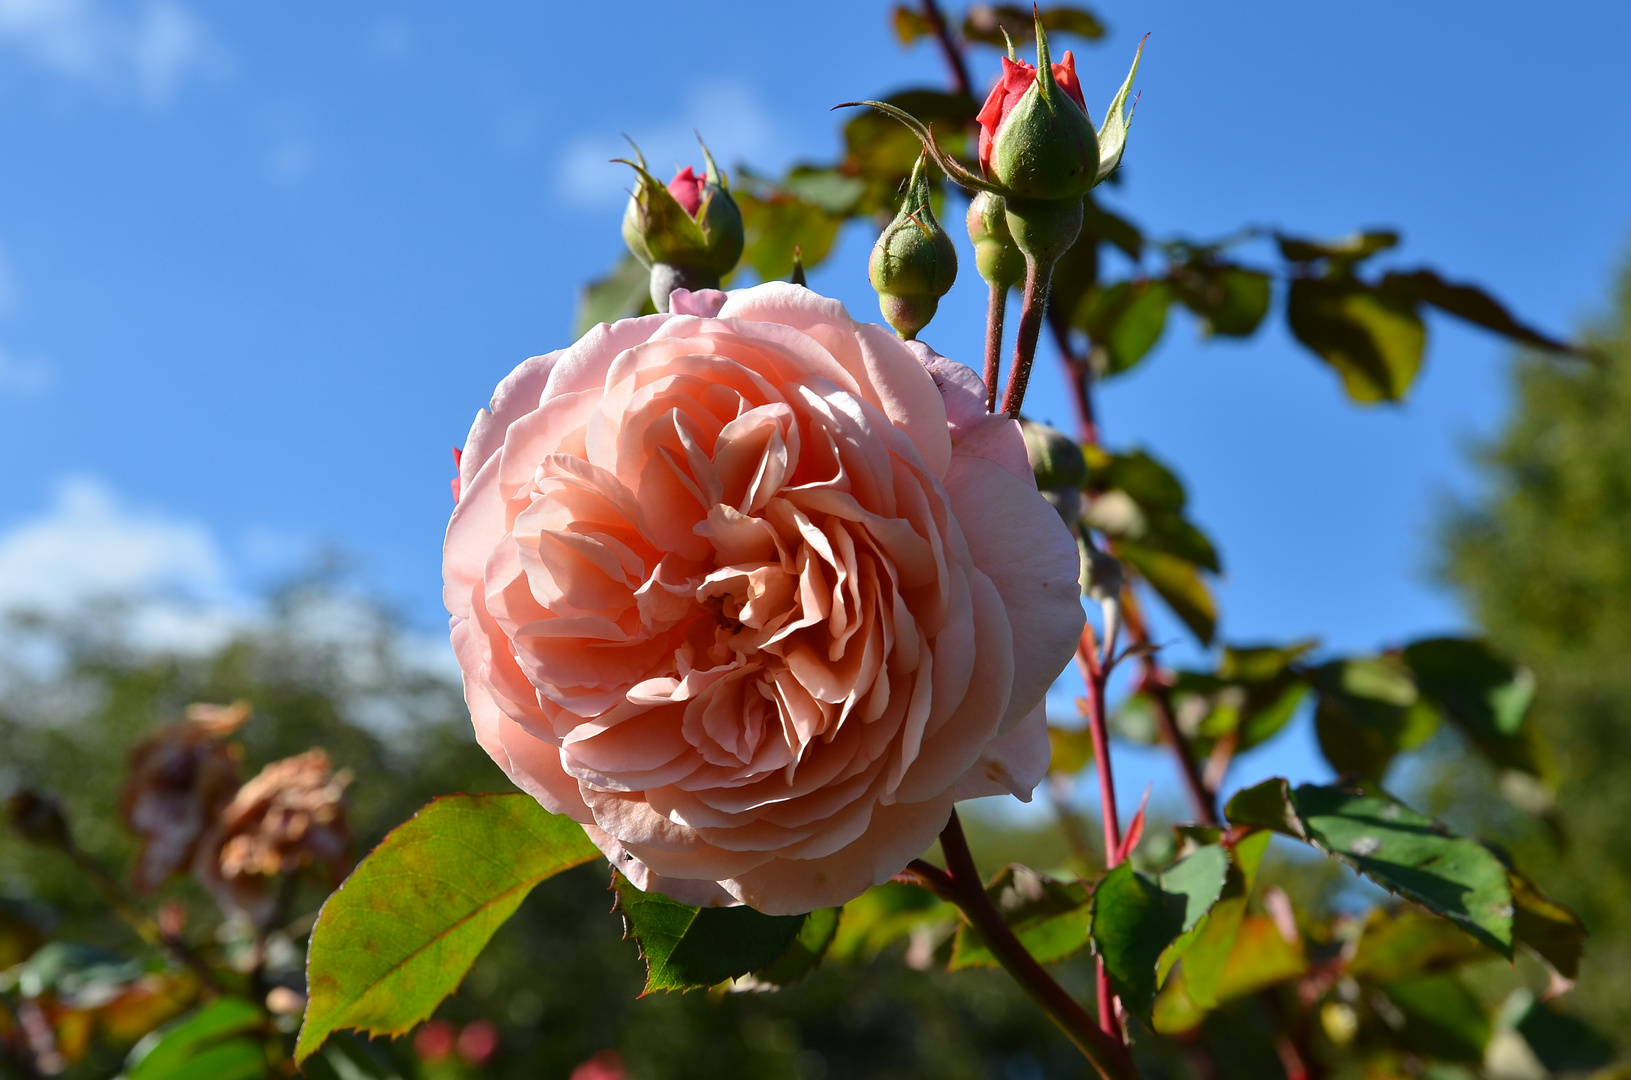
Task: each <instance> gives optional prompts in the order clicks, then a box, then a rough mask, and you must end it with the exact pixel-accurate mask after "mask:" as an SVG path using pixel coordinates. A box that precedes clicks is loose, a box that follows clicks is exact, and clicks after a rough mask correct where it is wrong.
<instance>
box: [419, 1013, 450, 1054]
mask: <svg viewBox="0 0 1631 1080" xmlns="http://www.w3.org/2000/svg"><path fill="white" fill-rule="evenodd" d="M453 1041H454V1034H453V1025H452V1024H450V1023H448V1022H447V1021H446V1020H432V1021H430V1022H429V1023H428V1024H426V1025H425V1026H424V1027H422V1028H420V1029H419V1033H418V1034H417V1035H415V1036H414V1037H413V1052H414V1053H415V1054H418V1055H419V1058H420V1060H421V1061H440V1060H441V1059H442V1058H445V1057H447V1056H448V1055H449V1054H451V1053H452V1052H453Z"/></svg>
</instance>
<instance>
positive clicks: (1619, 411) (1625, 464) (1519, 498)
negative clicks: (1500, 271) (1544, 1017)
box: [1438, 264, 1631, 1047]
mask: <svg viewBox="0 0 1631 1080" xmlns="http://www.w3.org/2000/svg"><path fill="white" fill-rule="evenodd" d="M1612 301H1613V307H1612V310H1611V312H1610V314H1609V315H1608V316H1607V317H1606V318H1604V319H1602V320H1601V321H1600V322H1599V323H1598V324H1597V325H1596V326H1594V327H1592V328H1591V329H1590V330H1589V331H1588V332H1587V334H1586V335H1585V338H1586V341H1587V342H1588V343H1589V344H1590V345H1591V346H1593V347H1594V349H1595V354H1596V355H1595V356H1594V357H1592V358H1591V359H1588V360H1559V359H1558V358H1557V357H1556V356H1548V355H1544V354H1538V353H1534V352H1528V351H1526V352H1524V353H1522V354H1520V355H1519V356H1518V357H1517V359H1516V361H1515V363H1514V366H1513V373H1512V377H1513V389H1514V403H1513V413H1512V416H1511V419H1510V420H1509V421H1508V422H1507V425H1506V428H1505V430H1504V431H1503V432H1502V433H1501V434H1500V435H1499V437H1497V438H1496V439H1495V440H1494V442H1493V443H1491V444H1490V445H1488V446H1486V447H1484V448H1483V449H1482V451H1481V453H1480V463H1481V466H1482V469H1483V471H1484V475H1485V479H1486V484H1487V486H1486V488H1485V491H1484V492H1483V493H1482V494H1481V495H1480V496H1479V497H1478V498H1477V499H1476V500H1475V501H1474V502H1472V503H1471V504H1469V505H1466V506H1463V507H1461V508H1459V509H1458V510H1457V511H1456V512H1455V513H1454V515H1453V516H1452V518H1451V519H1450V521H1449V522H1448V523H1447V527H1446V529H1445V530H1444V535H1443V552H1442V557H1443V569H1442V573H1443V575H1444V576H1445V578H1446V579H1447V580H1448V581H1449V582H1451V583H1452V584H1453V585H1454V587H1455V588H1456V589H1457V590H1459V592H1460V593H1461V595H1462V596H1463V598H1464V599H1465V602H1466V604H1467V607H1468V609H1469V610H1470V611H1471V613H1472V614H1473V616H1474V617H1475V618H1476V619H1477V620H1478V622H1479V623H1480V624H1481V625H1482V626H1483V627H1484V628H1485V630H1486V631H1487V632H1488V634H1489V637H1490V639H1491V640H1492V641H1493V642H1494V643H1495V645H1496V646H1497V647H1498V648H1500V649H1501V650H1502V651H1504V652H1505V653H1506V654H1508V655H1509V656H1511V657H1513V658H1514V659H1517V660H1519V661H1521V662H1522V663H1524V664H1526V665H1528V667H1529V668H1530V669H1531V670H1532V671H1533V672H1534V676H1535V687H1536V691H1535V694H1536V697H1535V705H1534V712H1533V716H1534V718H1535V721H1536V723H1537V724H1538V726H1539V729H1540V730H1541V732H1542V733H1543V735H1544V738H1545V740H1546V741H1547V742H1549V743H1550V745H1551V748H1552V752H1553V756H1554V758H1555V762H1554V768H1555V770H1556V785H1555V787H1556V803H1555V806H1554V807H1553V810H1552V812H1551V814H1550V815H1547V816H1543V817H1541V818H1535V817H1531V816H1527V815H1523V814H1520V813H1516V812H1514V811H1513V810H1512V808H1511V804H1510V803H1500V802H1497V801H1494V800H1491V799H1490V798H1489V797H1488V795H1487V794H1483V795H1480V794H1479V793H1480V791H1482V792H1484V793H1487V792H1488V790H1489V785H1488V784H1487V781H1486V780H1485V779H1484V778H1475V777H1473V776H1471V775H1469V770H1465V769H1461V768H1458V769H1456V770H1451V771H1447V772H1445V773H1443V774H1441V778H1439V779H1438V782H1439V783H1441V784H1444V785H1448V789H1447V790H1446V791H1444V792H1443V793H1442V794H1444V795H1445V796H1447V797H1448V799H1449V802H1450V804H1451V805H1452V806H1453V807H1457V808H1458V810H1459V812H1460V813H1463V814H1472V813H1478V814H1482V815H1484V816H1485V817H1486V820H1493V821H1494V822H1495V823H1497V824H1498V825H1499V826H1500V827H1501V828H1502V829H1503V830H1504V835H1505V837H1506V839H1507V842H1508V844H1509V845H1510V846H1511V847H1512V849H1513V851H1514V853H1515V854H1516V856H1517V857H1518V859H1519V860H1520V861H1521V862H1522V863H1523V864H1524V865H1525V866H1526V867H1529V868H1530V870H1531V872H1532V873H1534V874H1535V875H1536V876H1537V877H1539V878H1543V879H1544V880H1546V881H1548V882H1552V883H1554V884H1555V886H1556V888H1555V890H1554V891H1555V894H1556V896H1557V898H1558V899H1559V900H1562V901H1563V902H1565V903H1567V904H1569V905H1570V906H1571V907H1573V908H1574V909H1575V910H1576V911H1578V912H1579V913H1580V915H1581V916H1582V918H1583V919H1584V920H1585V922H1586V924H1587V926H1588V927H1589V929H1590V931H1591V934H1592V937H1591V941H1590V943H1589V946H1588V948H1587V951H1586V959H1585V962H1584V964H1583V966H1582V971H1581V978H1580V989H1579V990H1578V991H1577V992H1576V993H1575V994H1574V995H1573V1001H1574V1004H1575V1007H1576V1008H1578V1009H1579V1010H1580V1011H1581V1012H1582V1013H1584V1014H1586V1015H1588V1016H1589V1017H1590V1018H1591V1019H1593V1020H1595V1021H1597V1022H1598V1024H1599V1026H1600V1027H1601V1029H1602V1030H1603V1031H1606V1032H1613V1033H1616V1037H1617V1038H1618V1039H1619V1041H1620V1043H1621V1045H1622V1047H1627V1046H1631V833H1628V832H1627V830H1626V822H1627V821H1628V820H1631V660H1628V659H1627V658H1628V657H1631V264H1628V265H1627V267H1626V269H1625V270H1624V271H1623V272H1622V273H1621V275H1620V278H1619V281H1618V287H1617V288H1616V290H1615V292H1614V294H1613V297H1612ZM1472 771H1475V770H1472ZM1516 794H1517V795H1518V796H1519V801H1520V802H1521V801H1522V798H1523V795H1524V792H1522V791H1519V792H1517V793H1516ZM1533 794H1537V795H1538V794H1539V793H1533Z"/></svg>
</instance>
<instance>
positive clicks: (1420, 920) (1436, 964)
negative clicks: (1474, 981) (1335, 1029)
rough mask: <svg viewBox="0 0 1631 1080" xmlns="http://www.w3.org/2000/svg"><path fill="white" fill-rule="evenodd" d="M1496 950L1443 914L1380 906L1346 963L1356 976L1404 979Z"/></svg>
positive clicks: (1486, 956) (1459, 964) (1456, 965)
mask: <svg viewBox="0 0 1631 1080" xmlns="http://www.w3.org/2000/svg"><path fill="white" fill-rule="evenodd" d="M1494 955H1495V954H1494V953H1492V952H1490V950H1489V949H1488V948H1487V947H1485V946H1484V945H1481V944H1480V943H1479V942H1478V941H1476V940H1474V939H1473V938H1471V937H1468V936H1467V935H1466V934H1464V933H1462V932H1461V931H1460V930H1458V929H1456V927H1455V926H1454V925H1453V924H1452V923H1449V922H1446V921H1445V920H1444V919H1441V918H1439V917H1438V916H1436V915H1429V914H1427V913H1426V912H1423V911H1419V910H1417V909H1415V908H1412V907H1399V908H1397V909H1396V910H1392V911H1389V910H1387V909H1386V908H1377V909H1375V910H1373V911H1372V912H1371V913H1370V916H1369V917H1368V918H1367V919H1366V920H1365V928H1364V930H1363V931H1362V932H1361V934H1360V937H1359V944H1358V945H1357V946H1355V948H1354V954H1353V956H1352V958H1351V959H1349V961H1348V964H1347V972H1348V974H1349V975H1352V976H1353V977H1354V978H1356V979H1370V980H1372V981H1374V982H1400V981H1402V980H1405V979H1411V978H1415V977H1416V976H1419V975H1431V974H1436V973H1438V972H1443V971H1452V970H1454V969H1456V968H1459V967H1463V966H1465V965H1467V964H1471V963H1474V962H1476V961H1479V960H1487V959H1489V958H1491V957H1492V956H1494Z"/></svg>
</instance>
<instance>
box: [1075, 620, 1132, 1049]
mask: <svg viewBox="0 0 1631 1080" xmlns="http://www.w3.org/2000/svg"><path fill="white" fill-rule="evenodd" d="M1098 651H1099V650H1098V643H1097V642H1096V641H1095V640H1094V636H1093V624H1092V623H1088V624H1087V625H1086V626H1085V627H1083V628H1082V637H1081V640H1080V641H1079V642H1077V644H1076V663H1077V664H1078V666H1080V667H1081V669H1082V681H1083V682H1084V683H1086V684H1087V729H1088V734H1089V736H1090V737H1091V738H1092V740H1093V767H1094V769H1095V770H1096V771H1097V773H1098V778H1099V816H1100V817H1101V818H1102V819H1103V822H1104V865H1105V867H1106V868H1107V869H1114V868H1115V867H1116V866H1117V864H1119V863H1120V862H1121V858H1122V851H1121V816H1120V814H1119V812H1118V811H1117V809H1116V778H1115V773H1114V771H1113V770H1112V769H1111V767H1110V732H1109V728H1108V726H1107V725H1106V723H1105V709H1104V684H1105V682H1106V680H1107V679H1108V677H1109V672H1108V671H1107V670H1106V668H1105V666H1104V665H1103V664H1101V663H1099V658H1098ZM1094 983H1095V986H1096V988H1097V990H1098V999H1099V1030H1100V1031H1103V1032H1104V1033H1105V1035H1107V1036H1109V1037H1110V1038H1112V1039H1115V1040H1116V1041H1117V1042H1122V1041H1124V1038H1125V1037H1124V1036H1123V1034H1122V1030H1121V1023H1120V1021H1119V1020H1118V1019H1117V1017H1116V1003H1115V992H1114V991H1113V990H1112V989H1111V986H1110V973H1109V972H1108V971H1106V970H1105V968H1104V958H1103V957H1099V958H1098V964H1097V969H1096V971H1095V978H1094Z"/></svg>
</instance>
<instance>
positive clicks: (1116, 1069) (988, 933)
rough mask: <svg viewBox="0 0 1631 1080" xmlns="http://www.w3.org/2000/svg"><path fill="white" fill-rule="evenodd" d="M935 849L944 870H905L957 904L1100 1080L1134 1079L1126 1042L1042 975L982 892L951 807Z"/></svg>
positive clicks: (916, 865)
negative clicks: (1111, 1034)
mask: <svg viewBox="0 0 1631 1080" xmlns="http://www.w3.org/2000/svg"><path fill="white" fill-rule="evenodd" d="M940 850H941V853H942V854H943V855H944V856H945V859H946V869H945V870H942V869H940V868H939V867H938V866H935V865H933V864H932V863H927V862H924V861H923V860H922V859H914V860H913V861H912V863H911V865H910V866H909V867H908V873H909V874H910V875H911V876H913V877H915V878H916V879H917V880H918V883H919V884H922V885H923V886H924V887H926V888H928V889H929V890H931V891H932V892H934V893H935V894H936V895H937V896H939V897H940V898H941V899H943V900H946V901H947V902H949V903H952V904H955V905H957V908H958V910H960V911H961V912H962V913H963V916H964V917H965V918H967V919H968V921H969V923H970V924H971V925H972V926H973V927H974V929H976V930H978V931H979V933H980V936H981V938H983V939H984V940H985V943H986V945H988V946H989V947H990V949H991V952H992V955H994V956H995V957H996V958H997V960H998V962H1000V963H1001V964H1002V966H1003V969H1004V970H1006V971H1007V972H1008V974H1009V975H1011V976H1012V977H1013V979H1014V981H1015V982H1017V983H1019V985H1020V986H1021V987H1022V988H1023V989H1024V990H1025V992H1026V993H1027V994H1029V995H1030V996H1031V999H1032V1000H1033V1001H1035V1002H1036V1003H1037V1004H1038V1005H1039V1006H1041V1008H1042V1010H1043V1011H1044V1012H1046V1013H1047V1014H1048V1018H1049V1019H1050V1020H1052V1021H1053V1022H1054V1023H1055V1024H1057V1025H1059V1028H1060V1030H1061V1031H1063V1032H1064V1033H1065V1036H1066V1037H1067V1038H1069V1039H1070V1041H1071V1042H1072V1043H1074V1044H1075V1046H1076V1048H1077V1049H1078V1050H1080V1051H1081V1052H1082V1056H1083V1057H1085V1058H1087V1060H1088V1062H1089V1064H1091V1065H1092V1066H1093V1068H1094V1070H1095V1071H1096V1072H1097V1073H1098V1074H1099V1076H1100V1077H1102V1078H1103V1080H1138V1070H1137V1069H1136V1068H1135V1067H1134V1066H1133V1060H1132V1056H1131V1055H1130V1054H1128V1052H1127V1048H1126V1046H1124V1045H1123V1044H1122V1043H1121V1042H1120V1041H1119V1040H1117V1039H1112V1038H1111V1037H1109V1036H1108V1035H1106V1033H1105V1032H1103V1031H1101V1030H1100V1029H1099V1026H1098V1024H1096V1023H1095V1022H1094V1020H1093V1017H1091V1016H1089V1015H1088V1013H1087V1010H1086V1009H1083V1008H1082V1006H1081V1004H1080V1003H1078V1002H1077V1001H1076V999H1075V998H1073V997H1071V996H1070V994H1069V993H1067V992H1066V990H1065V988H1064V987H1062V986H1060V985H1059V983H1058V982H1057V981H1056V980H1055V979H1054V978H1053V976H1051V975H1049V974H1048V972H1047V970H1046V969H1045V968H1043V966H1042V965H1041V964H1040V963H1038V962H1037V960H1036V958H1035V957H1034V956H1032V955H1031V954H1030V953H1029V952H1028V951H1026V948H1025V946H1024V945H1022V944H1021V943H1020V940H1019V938H1017V937H1015V936H1014V932H1013V931H1012V930H1011V929H1009V927H1008V923H1007V922H1006V921H1005V920H1004V919H1003V917H1002V912H1000V911H998V910H997V906H996V905H995V904H993V903H992V902H991V898H990V897H989V896H987V895H986V892H985V885H984V883H983V882H982V880H981V878H980V872H979V870H978V868H976V867H975V865H974V857H973V855H972V854H971V853H970V852H969V849H968V840H967V838H966V837H964V835H963V825H962V822H961V821H959V820H958V817H957V812H956V811H955V810H953V811H952V814H951V820H950V821H948V822H947V823H946V828H945V831H944V832H942V833H941V834H940Z"/></svg>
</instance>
